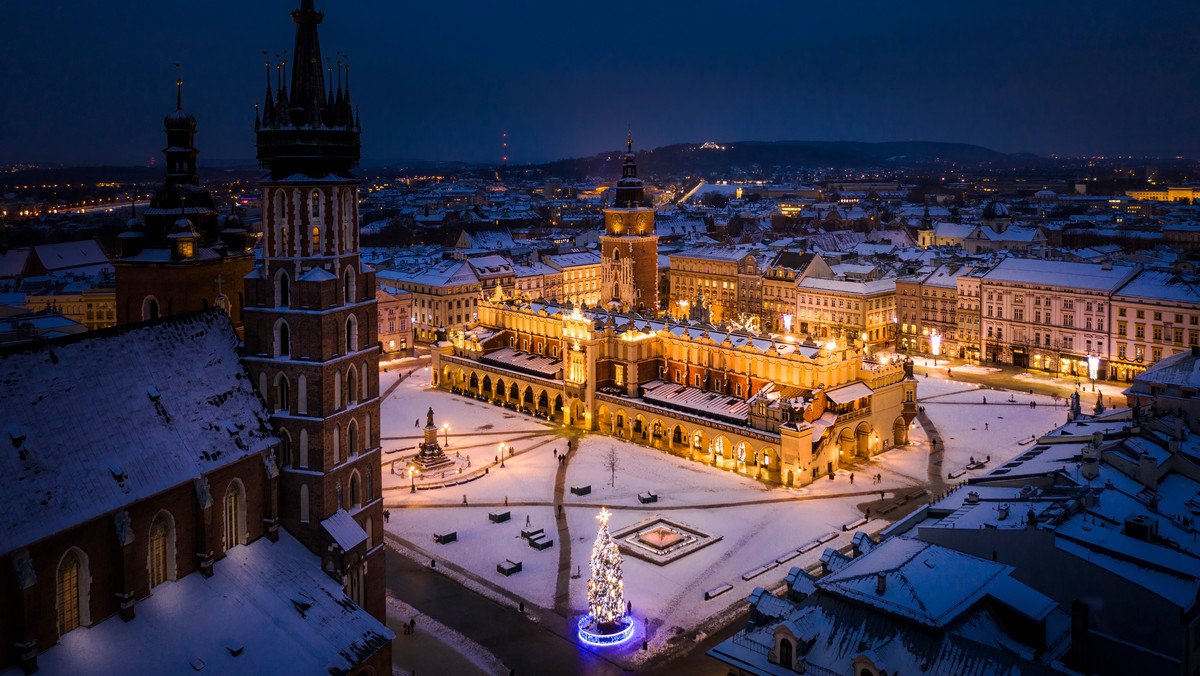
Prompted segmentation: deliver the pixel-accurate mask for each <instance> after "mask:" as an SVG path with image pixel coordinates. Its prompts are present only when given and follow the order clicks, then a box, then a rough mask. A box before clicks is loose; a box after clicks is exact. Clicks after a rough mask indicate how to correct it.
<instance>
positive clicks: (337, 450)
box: [333, 424, 342, 465]
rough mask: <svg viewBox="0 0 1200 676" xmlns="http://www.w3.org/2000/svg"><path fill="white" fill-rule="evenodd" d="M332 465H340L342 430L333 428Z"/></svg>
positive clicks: (336, 426) (335, 426)
mask: <svg viewBox="0 0 1200 676" xmlns="http://www.w3.org/2000/svg"><path fill="white" fill-rule="evenodd" d="M333 464H334V465H340V464H342V428H341V427H340V426H338V425H336V424H335V425H334V426H333Z"/></svg>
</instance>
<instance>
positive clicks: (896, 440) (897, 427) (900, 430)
mask: <svg viewBox="0 0 1200 676" xmlns="http://www.w3.org/2000/svg"><path fill="white" fill-rule="evenodd" d="M892 443H893V444H895V445H896V446H903V445H905V444H907V443H908V424H907V423H905V422H904V418H896V422H894V423H892Z"/></svg>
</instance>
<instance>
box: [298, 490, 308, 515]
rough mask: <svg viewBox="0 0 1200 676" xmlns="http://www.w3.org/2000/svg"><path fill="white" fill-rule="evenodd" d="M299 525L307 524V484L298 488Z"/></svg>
mask: <svg viewBox="0 0 1200 676" xmlns="http://www.w3.org/2000/svg"><path fill="white" fill-rule="evenodd" d="M300 523H308V484H302V485H301V486H300Z"/></svg>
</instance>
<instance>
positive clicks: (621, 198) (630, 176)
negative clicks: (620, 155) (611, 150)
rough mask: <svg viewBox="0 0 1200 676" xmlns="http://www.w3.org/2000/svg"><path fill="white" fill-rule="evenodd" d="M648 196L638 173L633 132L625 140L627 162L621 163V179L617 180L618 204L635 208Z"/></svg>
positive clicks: (622, 207)
mask: <svg viewBox="0 0 1200 676" xmlns="http://www.w3.org/2000/svg"><path fill="white" fill-rule="evenodd" d="M645 198H646V192H645V188H644V187H643V186H642V179H640V178H638V175H637V162H635V161H634V157H633V132H632V131H631V132H629V136H628V137H626V140H625V164H623V165H621V179H620V180H618V181H617V198H616V204H615V205H614V206H616V207H617V208H618V209H633V208H636V207H640V206H642V203H643V201H644V200H645Z"/></svg>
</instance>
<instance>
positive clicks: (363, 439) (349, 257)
mask: <svg viewBox="0 0 1200 676" xmlns="http://www.w3.org/2000/svg"><path fill="white" fill-rule="evenodd" d="M323 16H324V15H323V14H322V13H321V12H318V11H316V9H315V8H314V7H313V1H312V0H302V2H301V3H300V9H298V10H295V11H293V12H292V21H293V22H295V24H296V44H295V51H294V52H293V59H294V65H293V66H292V73H291V84H290V90H289V87H288V85H287V84H285V80H286V68H287V64H286V63H284V64H282V67H283V74H282V75H280V77H279V78H278V82H277V83H276V88H275V90H274V91H272V89H271V81H270V69H269V67H268V71H267V72H268V77H267V100H266V103H265V105H264V106H263V108H262V116H261V118H260V119H257V115H256V120H255V132H256V134H257V137H258V159H259V163H260V164H261V166H262V167H263V168H264V169H267V170H269V173H268V174H266V175H265V176H263V177H262V178H261V179H259V185H260V186H261V187H262V198H261V204H262V212H263V231H264V233H263V262H262V266H261V267H260V268H258V269H256V270H255V271H254V272H252V273H250V274H249V275H247V276H246V310H245V317H246V326H245V356H244V360H245V363H246V365H247V368H248V369H249V371H250V373H251V375H252V377H253V378H254V379H255V381H256V383H257V385H258V387H259V389H260V391H261V392H262V395H263V397H264V399H266V401H267V405H268V408H269V410H271V411H272V412H273V415H272V420H273V422H274V423H275V425H276V427H277V429H278V430H279V432H280V437H281V439H282V441H283V444H282V448H281V451H280V456H281V457H280V462H279V465H280V468H281V475H280V486H279V490H280V496H279V504H280V509H279V513H280V523H281V524H282V525H283V527H284V528H286V529H287V530H288V532H290V533H292V534H293V535H294V536H295V537H296V538H297V539H298V540H300V541H301V542H302V543H304V545H305V546H307V547H308V548H309V549H310V550H312V551H313V552H314V553H316V554H318V555H320V556H321V557H322V565H323V567H324V569H325V571H326V572H327V573H329V574H330V575H331V576H333V577H334V578H335V579H338V580H340V581H341V582H342V584H343V585H344V586H345V590H346V593H347V594H348V595H349V596H350V598H352V599H354V601H355V602H357V603H358V604H359V605H360V606H362V607H363V608H365V609H366V610H367V611H369V612H370V613H371V614H372V615H374V616H375V617H376V618H378V619H379V620H381V621H383V620H385V607H384V556H383V548H382V546H381V544H382V541H383V537H382V534H383V501H382V499H381V491H380V448H379V345H378V342H377V336H376V330H377V325H376V321H377V318H376V308H375V273H374V271H373V270H371V269H370V267H368V266H365V265H363V264H362V262H361V261H360V260H359V254H358V186H359V183H360V181H361V179H359V178H358V177H357V176H355V175H354V174H353V173H352V171H353V169H354V168H355V167H357V166H358V163H359V148H360V145H359V133H360V131H361V127H360V126H359V122H358V120H357V118H356V115H355V114H354V109H353V107H352V106H351V104H350V84H349V83H350V79H349V73H348V70H347V72H346V73H345V87H344V88H343V86H342V75H343V73H342V69H341V64H340V63H339V65H338V71H339V72H338V75H337V86H336V89H335V86H334V82H333V79H334V78H333V73H332V68H329V69H328V70H327V69H326V68H324V61H322V59H321V48H320V44H319V42H318V39H317V26H318V25H319V24H320V23H321V21H322V19H323ZM326 73H328V74H329V82H328V83H327V82H326V79H325V77H326Z"/></svg>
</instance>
